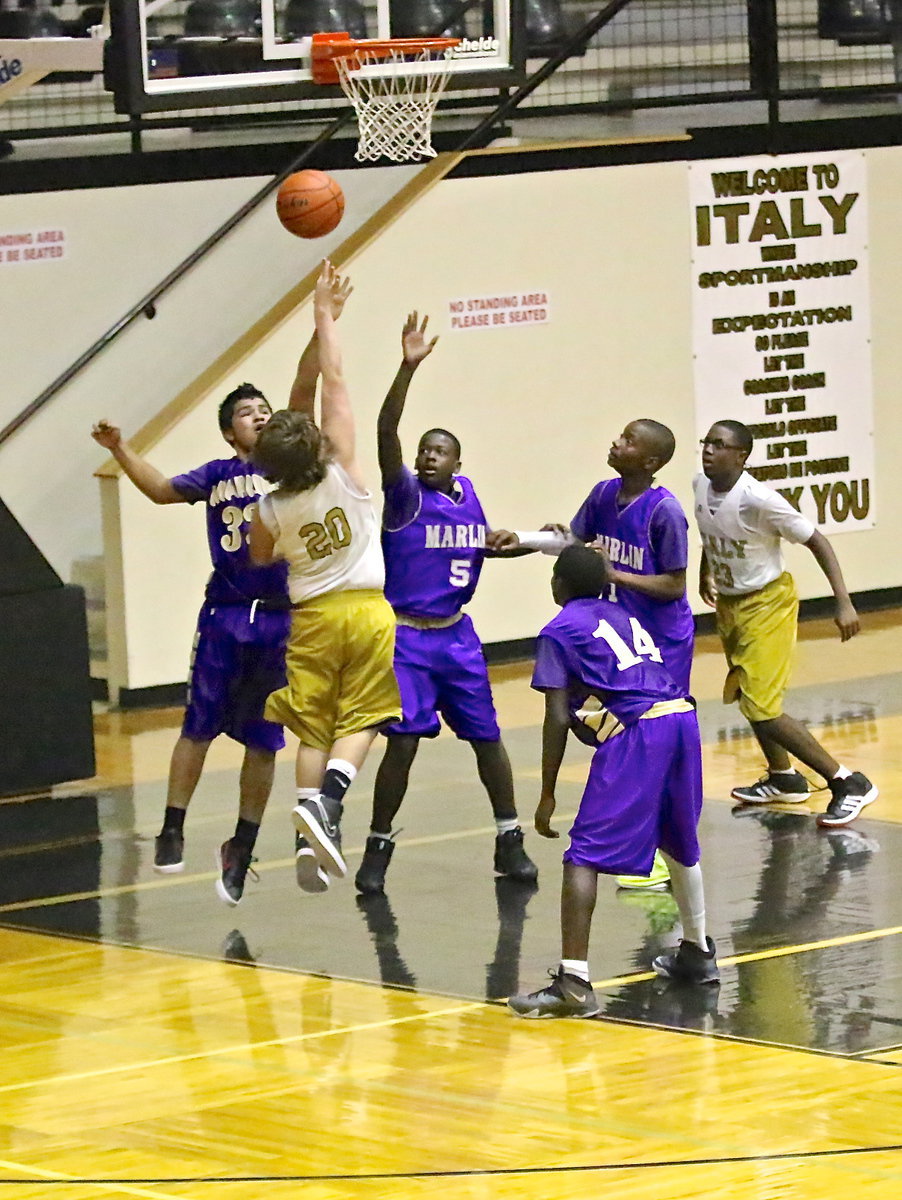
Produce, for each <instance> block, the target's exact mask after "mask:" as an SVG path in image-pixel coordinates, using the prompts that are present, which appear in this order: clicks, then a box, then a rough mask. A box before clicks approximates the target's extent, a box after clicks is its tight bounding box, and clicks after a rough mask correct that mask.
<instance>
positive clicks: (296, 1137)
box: [0, 612, 902, 1200]
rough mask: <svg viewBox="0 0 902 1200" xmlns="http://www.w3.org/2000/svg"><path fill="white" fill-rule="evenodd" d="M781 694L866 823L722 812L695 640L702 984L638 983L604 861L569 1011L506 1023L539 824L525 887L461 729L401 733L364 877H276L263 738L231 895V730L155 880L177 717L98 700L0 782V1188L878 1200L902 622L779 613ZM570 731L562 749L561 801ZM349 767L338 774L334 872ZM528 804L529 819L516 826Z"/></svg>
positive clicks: (548, 848)
mask: <svg viewBox="0 0 902 1200" xmlns="http://www.w3.org/2000/svg"><path fill="white" fill-rule="evenodd" d="M802 633H803V637H802V642H801V645H800V652H799V662H798V667H797V670H796V674H795V678H796V681H797V683H798V686H797V687H796V688H795V689H794V691H793V693H792V697H791V703H790V704H789V705H788V707H789V709H790V711H792V712H794V713H796V714H797V715H799V716H802V717H804V718H805V719H807V720H808V721H809V722H810V723H811V724H812V726H813V727H814V728H816V729H817V730H819V731H820V733H821V734H822V736H823V740H824V741H825V743H826V744H827V745H828V746H829V747H830V748H831V750H832V751H833V753H834V754H836V755H837V757H839V758H841V759H842V760H843V761H845V762H847V763H848V764H849V765H852V766H854V767H856V768H860V769H862V770H864V771H865V772H866V773H867V774H868V775H870V776H872V778H873V779H874V780H875V781H876V782H877V783H878V785H879V786H880V788H881V797H880V800H879V801H878V802H877V804H875V805H874V806H873V807H872V808H871V809H869V810H868V812H867V816H866V817H864V818H861V819H859V820H858V821H857V822H855V824H854V825H853V826H852V827H850V828H847V829H845V830H838V831H830V832H825V831H819V830H818V829H817V828H816V826H815V824H814V821H813V818H812V816H811V812H812V811H817V810H819V809H821V808H823V807H824V805H825V798H824V795H823V793H820V794H819V795H817V796H815V797H813V800H814V801H815V803H813V804H812V808H811V810H809V809H807V808H798V807H794V808H791V809H788V808H784V809H782V810H781V809H780V808H779V807H776V806H775V807H774V808H772V809H766V810H756V811H753V812H747V811H745V810H743V811H741V812H736V811H734V809H733V806H732V805H731V803H730V801H729V799H728V796H729V791H730V788H731V787H732V786H734V784H736V783H737V782H749V781H752V780H753V779H754V778H756V777H757V774H758V773H759V770H758V768H759V760H758V756H757V754H756V751H755V747H754V744H753V742H752V740H751V738H750V737H749V736H748V735H747V732H746V729H745V726H744V724H743V722H742V720H741V718H740V717H739V714H738V712H737V711H736V709H735V708H724V707H723V706H722V705H721V704H720V702H719V699H718V697H719V689H720V682H721V674H722V670H721V660H720V655H719V653H718V651H717V648H716V646H715V645H714V643H713V640H712V639H709V638H703V639H701V640H700V644H699V654H698V659H697V667H696V673H695V689H696V692H697V694H698V696H699V700H700V708H699V712H700V718H701V721H702V728H703V735H704V739H705V743H706V746H705V760H706V761H705V766H706V789H705V791H706V797H707V804H706V810H705V813H704V816H703V824H702V845H703V852H704V859H703V863H704V868H705V876H706V883H707V892H708V913H709V922H710V924H709V928H710V931H711V933H712V935H713V936H714V938H715V939H716V941H717V943H718V950H719V956H720V962H721V967H722V971H723V983H722V986H721V987H720V988H719V989H714V990H710V989H709V990H700V989H691V988H690V989H686V988H679V987H674V986H672V985H670V986H665V985H664V984H663V983H662V982H661V981H657V980H655V979H654V978H653V977H652V975H651V974H650V973H649V970H648V964H649V962H650V960H651V957H652V956H653V954H654V953H656V952H657V950H658V948H659V947H661V946H663V945H667V944H671V943H672V942H673V941H674V940H675V938H676V937H677V936H678V930H677V929H676V928H675V926H676V914H675V909H674V906H673V903H672V901H671V900H670V898H669V896H667V895H663V896H662V895H660V894H658V895H654V894H653V895H636V894H629V893H622V892H621V893H618V892H616V891H615V889H614V887H613V884H611V883H609V882H607V881H603V883H602V886H601V889H600V893H601V894H600V900H599V906H598V910H597V913H596V920H595V929H594V937H593V950H592V957H591V966H592V969H593V975H594V978H595V980H596V981H598V982H597V983H596V987H597V988H598V989H599V993H600V997H601V999H602V1003H603V1008H604V1017H603V1019H601V1020H599V1021H591V1022H577V1021H561V1022H526V1021H519V1020H517V1019H516V1018H514V1017H512V1016H511V1015H510V1014H509V1013H508V1012H507V1011H506V1010H505V1008H504V1007H503V1006H502V1005H501V1004H499V1003H497V1000H498V999H499V998H501V997H504V996H506V995H507V994H508V993H509V992H511V991H513V990H515V989H516V988H517V987H518V986H520V985H522V986H524V987H527V988H529V989H532V988H534V987H537V986H539V985H540V984H541V982H542V980H543V978H544V972H545V969H546V968H547V967H549V966H553V965H554V964H555V963H556V961H557V954H558V949H559V947H558V931H557V896H558V886H559V878H560V852H561V848H562V845H563V844H564V843H563V842H557V843H553V842H546V841H542V840H541V839H539V838H538V837H536V836H534V835H533V836H531V837H528V845H529V848H530V850H531V852H532V854H533V856H534V857H535V858H536V860H537V861H538V862H539V865H540V869H541V877H540V886H539V888H538V890H529V889H523V888H521V887H518V886H516V885H512V884H509V883H506V882H504V881H501V882H497V883H496V882H495V881H494V879H493V876H492V871H491V865H492V840H493V838H492V835H493V829H492V825H491V821H490V815H489V809H488V804H487V801H486V800H485V797H484V795H483V793H482V791H481V789H480V787H479V784H478V782H477V779H476V773H475V764H474V761H473V758H472V754H471V753H470V751H469V749H468V747H466V746H464V745H460V744H458V743H457V742H456V741H455V740H454V739H453V738H450V737H445V736H443V737H441V738H439V739H438V741H437V742H435V743H432V744H424V746H423V748H422V750H421V754H420V758H419V760H418V762H417V764H416V766H415V768H414V776H413V782H412V786H411V790H410V793H409V795H408V798H407V802H406V804H405V807H404V809H403V810H402V814H401V822H400V823H401V825H402V826H403V827H404V830H405V831H404V833H402V835H401V837H400V838H399V841H398V847H397V851H396V854H395V859H394V862H393V864H392V867H391V870H390V873H389V877H388V888H387V893H386V896H385V897H376V898H374V899H371V900H369V901H367V902H363V901H361V900H358V899H357V898H356V896H355V892H354V888H353V885H352V884H351V883H350V882H349V881H348V882H345V883H344V884H342V885H340V886H335V887H333V889H332V890H331V891H330V892H329V893H328V894H327V895H325V896H318V897H316V896H307V895H304V894H302V893H299V892H298V890H297V888H296V886H295V883H294V875H293V870H292V853H291V851H292V831H291V826H290V821H289V818H288V816H287V813H288V809H289V808H290V805H291V802H292V800H291V797H292V768H291V758H292V755H291V753H290V752H286V754H285V755H284V756H283V757H282V758H281V759H280V762H279V767H278V773H277V782H276V787H275V789H274V793H273V799H272V801H271V804H270V810H269V813H268V815H267V820H266V822H265V824H264V827H263V830H262V833H261V837H260V841H259V845H258V853H259V857H260V861H259V863H258V864H257V865H258V870H259V881H258V882H256V883H255V882H253V881H250V882H249V884H248V889H247V892H246V894H245V899H244V901H243V902H242V904H241V905H240V907H239V908H237V909H227V908H225V907H224V906H223V905H221V904H220V902H219V901H218V900H217V899H216V896H215V893H214V890H213V880H214V878H215V870H214V854H215V850H216V847H217V846H218V844H219V843H220V842H221V841H222V840H223V839H224V838H225V837H227V836H228V835H229V833H230V832H231V828H232V825H233V822H234V816H235V798H236V780H237V766H238V763H239V755H240V752H239V751H238V749H237V748H236V747H234V746H232V745H230V744H228V743H226V742H222V744H221V745H220V744H217V745H216V746H214V748H213V750H212V752H211V755H210V760H209V769H208V771H207V772H206V774H205V776H204V778H203V781H202V783H201V786H200V789H199V791H198V794H197V797H196V799H195V802H194V805H193V807H192V809H191V812H190V814H189V818H188V823H187V834H188V841H187V852H186V853H187V857H186V872H185V874H184V875H182V876H174V877H172V876H170V877H167V878H162V877H158V876H155V875H154V874H153V872H152V871H151V867H150V864H151V861H152V853H153V835H154V833H155V832H156V830H157V827H158V824H159V817H160V814H161V811H162V805H163V797H164V791H165V774H166V767H167V763H168V757H169V751H170V749H171V746H172V743H173V741H174V739H175V736H176V732H177V728H178V721H179V714H178V713H177V712H175V711H172V710H167V711H161V712H153V713H133V714H127V715H121V714H120V715H117V714H107V715H101V716H99V717H98V719H97V727H98V749H99V761H100V775H99V777H98V778H97V779H96V780H93V781H91V783H90V784H88V785H84V786H80V785H71V786H68V787H66V788H62V789H59V790H58V794H57V795H56V796H54V798H52V799H46V798H32V799H29V800H22V799H20V800H9V801H6V802H2V803H0V821H2V829H3V837H2V846H3V849H2V855H3V860H4V861H3V870H2V872H0V922H2V927H0V953H2V956H3V962H4V970H3V987H2V1004H0V1011H2V1015H3V1020H2V1023H0V1045H2V1063H3V1071H2V1075H0V1143H2V1144H0V1194H2V1195H3V1196H6V1195H8V1196H10V1197H15V1198H16V1200H32V1198H37V1197H41V1198H42V1200H43V1198H44V1197H47V1196H52V1197H54V1198H55V1200H89V1198H90V1200H106V1198H108V1197H109V1198H112V1197H125V1196H132V1197H149V1198H150V1197H152V1198H163V1197H191V1198H195V1197H196V1198H199V1200H206V1198H207V1197H209V1198H211V1200H212V1198H213V1197H215V1198H216V1200H232V1198H234V1200H239V1198H240V1200H247V1198H248V1197H254V1198H256V1197H261V1198H264V1200H287V1198H288V1197H296V1196H298V1195H303V1196H304V1197H310V1198H311V1200H340V1198H346V1197H350V1198H354V1200H357V1198H359V1200H375V1198H376V1197H389V1196H390V1197H400V1198H402V1200H407V1198H410V1200H414V1198H417V1200H418V1198H421V1197H422V1198H429V1197H433V1196H434V1197H439V1196H441V1197H463V1198H467V1200H470V1198H473V1200H476V1198H479V1200H484V1198H488V1197H502V1198H505V1200H506V1198H514V1197H517V1198H522V1200H538V1198H543V1200H544V1198H545V1197H547V1196H554V1197H563V1198H565V1200H566V1198H567V1197H574V1198H575V1197H584V1196H591V1195H599V1194H601V1192H602V1189H604V1190H605V1191H606V1192H608V1193H609V1194H611V1195H613V1196H618V1197H619V1196H628V1197H630V1198H633V1197H635V1198H637V1200H641V1198H643V1197H649V1198H652V1197H654V1198H655V1200H657V1198H658V1197H660V1196H666V1197H668V1198H670V1200H676V1198H678V1197H695V1196H702V1195H705V1196H707V1195H718V1194H719V1195H725V1196H731V1197H734V1196H735V1197H742V1198H746V1197H747V1198H749V1200H772V1198H778V1197H779V1198H783V1197H786V1198H792V1200H795V1198H799V1200H801V1198H805V1200H815V1198H817V1200H822V1198H823V1197H827V1196H833V1195H838V1196H839V1195H848V1194H854V1195H855V1197H856V1200H870V1198H872V1197H873V1198H875V1200H876V1198H878V1197H879V1198H880V1200H884V1198H886V1200H889V1198H890V1197H892V1198H893V1200H897V1198H898V1196H899V1195H900V1193H902V1101H900V1085H902V1076H900V1074H899V1071H900V1067H902V988H900V976H902V893H900V889H899V887H898V884H897V882H896V878H897V873H896V872H897V869H896V863H897V862H898V861H899V860H900V855H902V749H900V746H902V737H900V734H902V673H900V671H899V665H900V663H902V654H900V650H902V614H900V613H899V612H891V613H883V614H871V615H867V616H866V617H865V630H864V632H863V633H862V635H861V636H860V637H859V638H857V639H856V640H855V641H853V642H851V643H849V644H848V645H847V646H840V644H839V642H838V640H837V639H835V638H834V637H833V636H832V633H831V627H830V626H829V625H828V624H827V623H821V622H814V623H810V624H806V625H805V626H803V630H802ZM495 674H496V679H497V699H498V704H499V709H500V712H501V715H502V720H503V725H504V728H505V731H506V732H505V740H506V742H507V745H508V748H509V750H510V753H511V758H512V760H513V763H514V770H515V774H516V779H517V784H518V790H519V802H520V808H521V813H522V814H524V817H526V818H528V817H529V816H530V815H531V811H532V807H533V804H534V801H535V797H536V793H537V781H538V777H539V776H538V763H539V737H540V733H539V723H540V720H541V701H540V699H539V698H538V697H536V696H534V695H533V694H532V693H531V692H530V691H529V688H528V672H527V671H526V670H525V669H523V668H505V669H501V670H499V671H497V672H496V673H495ZM587 758H588V752H586V751H584V750H583V749H582V748H580V747H578V746H575V745H574V746H573V747H572V749H571V752H570V756H569V758H568V762H567V765H566V766H565V770H564V776H563V782H562V785H561V788H560V791H559V802H560V804H561V820H560V821H559V825H560V827H561V828H562V829H564V830H565V829H566V816H567V815H568V814H570V813H572V812H573V811H574V809H575V806H576V803H577V801H578V797H579V793H580V789H581V782H582V780H583V778H584V775H585V769H586V763H587ZM374 766H375V761H374V762H372V763H370V764H368V766H367V768H366V771H365V772H364V774H363V776H362V777H361V779H360V780H359V781H358V783H357V784H355V788H354V792H353V793H352V800H351V802H350V803H349V805H348V810H347V817H346V846H347V849H348V858H349V860H350V865H351V870H352V871H353V870H354V869H355V868H356V864H357V861H358V860H359V855H360V852H361V850H362V847H363V841H364V837H365V833H366V827H367V817H368V809H369V799H370V784H371V780H372V774H373V769H374ZM528 824H529V822H528V819H527V820H525V821H524V825H526V826H528Z"/></svg>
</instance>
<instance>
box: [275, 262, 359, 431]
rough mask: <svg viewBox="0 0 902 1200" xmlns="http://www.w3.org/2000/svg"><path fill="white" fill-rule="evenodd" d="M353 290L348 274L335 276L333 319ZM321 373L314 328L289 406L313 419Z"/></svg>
mask: <svg viewBox="0 0 902 1200" xmlns="http://www.w3.org/2000/svg"><path fill="white" fill-rule="evenodd" d="M353 290H354V289H353V287H352V286H351V281H350V279H349V278H348V276H347V275H345V276H344V278H342V277H341V276H340V275H335V276H334V277H333V279H332V288H331V301H332V318H333V320H335V321H337V320H338V318H339V317H340V316H341V314H342V311H343V309H344V306H345V302H346V301H347V299H348V297H349V296H350V294H351V292H353ZM319 374H320V363H319V336H318V334H317V332H316V330H314V331H313V336H312V337H311V338H310V341H309V342H308V343H307V345H306V346H305V347H304V352H303V354H302V355H301V357H300V359H299V360H298V368H297V371H296V373H295V377H294V383H293V384H292V385H291V394H290V395H289V397H288V407H289V408H291V409H294V411H295V412H302V413H304V415H305V416H308V417H310V418H311V419H312V418H313V412H314V405H315V402H316V384H317V380H318V379H319Z"/></svg>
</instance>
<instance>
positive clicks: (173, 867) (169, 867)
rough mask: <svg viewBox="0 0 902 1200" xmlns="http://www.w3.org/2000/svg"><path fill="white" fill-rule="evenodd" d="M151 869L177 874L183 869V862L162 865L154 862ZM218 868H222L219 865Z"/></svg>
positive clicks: (160, 872) (159, 873) (163, 873)
mask: <svg viewBox="0 0 902 1200" xmlns="http://www.w3.org/2000/svg"><path fill="white" fill-rule="evenodd" d="M153 869H154V870H155V871H156V872H157V874H158V875H177V874H179V872H181V871H184V869H185V864H184V863H183V862H180V863H166V864H165V865H164V866H160V865H158V864H157V863H154V864H153ZM220 870H222V868H221V867H220Z"/></svg>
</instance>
